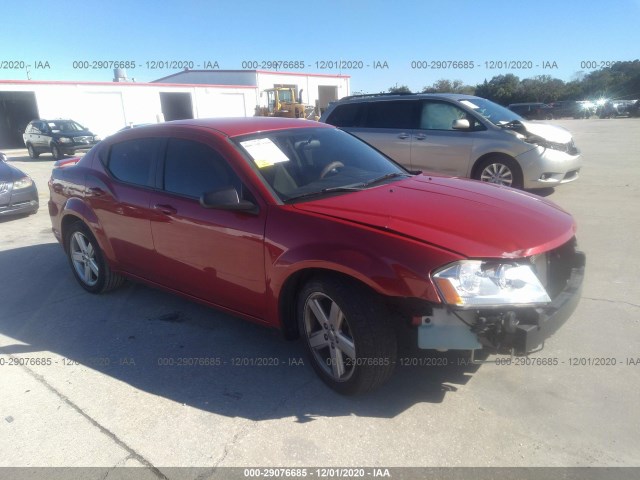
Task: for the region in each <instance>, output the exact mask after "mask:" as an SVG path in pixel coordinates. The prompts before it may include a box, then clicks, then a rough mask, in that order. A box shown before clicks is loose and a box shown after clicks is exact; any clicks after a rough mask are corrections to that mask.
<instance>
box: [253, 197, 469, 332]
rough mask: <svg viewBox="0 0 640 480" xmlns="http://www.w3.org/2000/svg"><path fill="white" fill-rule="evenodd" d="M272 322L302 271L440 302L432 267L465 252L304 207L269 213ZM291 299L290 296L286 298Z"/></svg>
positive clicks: (278, 316)
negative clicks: (330, 274) (332, 274)
mask: <svg viewBox="0 0 640 480" xmlns="http://www.w3.org/2000/svg"><path fill="white" fill-rule="evenodd" d="M265 237H266V238H265V263H266V264H265V272H266V276H267V278H266V280H267V292H268V297H269V298H268V316H269V319H268V321H269V322H270V323H274V324H278V323H279V322H280V321H281V318H282V312H281V311H280V310H281V308H280V298H281V296H282V295H283V291H284V293H285V294H286V293H288V291H287V290H286V289H285V288H286V287H287V282H288V281H289V279H291V278H297V277H299V274H300V273H301V272H304V271H314V270H322V271H332V272H337V273H340V274H343V275H346V276H349V277H351V278H354V279H355V280H358V281H359V282H361V283H363V284H365V285H367V286H368V287H369V288H371V289H372V290H373V291H375V292H377V293H379V294H380V295H383V296H386V297H399V298H420V299H423V300H426V301H429V302H432V303H440V298H439V297H438V294H437V293H436V289H435V286H434V285H433V283H432V281H431V279H430V277H429V272H431V271H432V270H433V269H435V268H438V267H440V266H442V265H445V264H447V263H450V262H452V261H455V260H460V259H462V257H461V256H459V255H457V254H455V253H452V252H450V251H447V250H443V249H440V248H438V247H435V246H433V245H429V244H425V243H422V242H420V241H418V240H415V239H411V238H407V237H403V236H400V235H398V234H395V233H392V232H389V231H387V230H384V229H379V228H375V227H370V226H366V225H361V224H357V223H353V222H349V221H344V220H340V219H336V218H331V217H327V216H325V215H320V214H316V213H312V212H302V211H300V210H296V209H293V208H290V207H289V206H285V207H280V208H274V209H272V210H271V211H270V212H269V215H268V219H267V228H266V235H265ZM287 298H288V297H287Z"/></svg>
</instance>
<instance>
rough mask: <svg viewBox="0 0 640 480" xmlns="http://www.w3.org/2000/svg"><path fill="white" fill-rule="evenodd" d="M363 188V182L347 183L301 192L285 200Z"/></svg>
mask: <svg viewBox="0 0 640 480" xmlns="http://www.w3.org/2000/svg"><path fill="white" fill-rule="evenodd" d="M360 190H362V184H356V185H345V186H342V187H327V188H323V189H322V190H316V191H315V192H307V193H301V194H300V195H294V196H293V197H289V198H287V199H286V200H285V202H290V201H291V200H298V199H299V198H305V197H313V196H315V195H322V194H325V193H333V192H359V191H360Z"/></svg>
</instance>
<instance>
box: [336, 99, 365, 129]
mask: <svg viewBox="0 0 640 480" xmlns="http://www.w3.org/2000/svg"><path fill="white" fill-rule="evenodd" d="M363 111H364V105H363V104H362V103H346V104H343V105H338V106H337V107H336V108H335V109H334V110H333V112H331V114H330V115H329V116H328V117H327V123H328V124H330V125H334V126H336V127H357V126H358V125H360V123H361V120H362V112H363Z"/></svg>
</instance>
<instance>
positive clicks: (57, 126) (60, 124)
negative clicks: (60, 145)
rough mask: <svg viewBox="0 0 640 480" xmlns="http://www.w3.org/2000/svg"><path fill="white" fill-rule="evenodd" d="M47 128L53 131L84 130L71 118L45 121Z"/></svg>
mask: <svg viewBox="0 0 640 480" xmlns="http://www.w3.org/2000/svg"><path fill="white" fill-rule="evenodd" d="M47 124H48V125H49V128H51V130H52V131H54V132H82V131H83V130H86V129H85V128H84V127H83V126H82V125H80V124H79V123H77V122H74V121H73V120H55V121H53V122H47Z"/></svg>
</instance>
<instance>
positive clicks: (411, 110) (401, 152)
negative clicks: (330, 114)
mask: <svg viewBox="0 0 640 480" xmlns="http://www.w3.org/2000/svg"><path fill="white" fill-rule="evenodd" d="M364 105H365V111H364V112H363V120H362V123H361V126H358V127H354V128H351V129H347V130H348V131H349V132H351V133H353V134H354V135H356V136H358V137H359V138H361V139H362V140H364V141H365V142H367V143H369V144H370V145H373V146H374V147H376V148H377V149H378V150H380V151H381V152H383V153H385V154H386V155H388V156H389V157H391V158H392V159H394V160H395V161H396V162H398V163H400V164H401V165H403V166H405V167H407V168H411V141H412V135H413V133H414V130H415V128H416V127H417V126H418V121H417V119H418V117H417V114H418V108H417V107H418V106H419V102H416V101H415V100H385V101H379V102H366V103H364Z"/></svg>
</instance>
